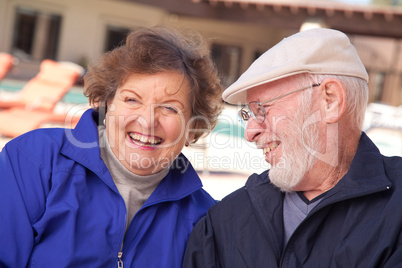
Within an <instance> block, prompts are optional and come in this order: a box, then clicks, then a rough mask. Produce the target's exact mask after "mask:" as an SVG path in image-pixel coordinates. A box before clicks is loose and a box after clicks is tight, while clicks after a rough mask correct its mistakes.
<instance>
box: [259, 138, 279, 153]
mask: <svg viewBox="0 0 402 268" xmlns="http://www.w3.org/2000/svg"><path fill="white" fill-rule="evenodd" d="M279 144H280V142H279V141H275V142H270V143H269V144H268V146H267V147H264V148H263V149H262V152H263V154H264V155H265V154H267V153H269V152H270V151H272V150H273V149H275V148H276V147H278V146H279Z"/></svg>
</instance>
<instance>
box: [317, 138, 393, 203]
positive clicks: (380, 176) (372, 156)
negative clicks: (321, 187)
mask: <svg viewBox="0 0 402 268" xmlns="http://www.w3.org/2000/svg"><path fill="white" fill-rule="evenodd" d="M383 159H384V156H383V155H381V154H380V151H379V150H378V148H377V147H376V146H375V145H374V143H373V142H372V141H371V140H370V138H369V137H367V135H366V134H365V133H364V132H363V133H362V135H361V137H360V142H359V146H358V148H357V151H356V154H355V156H354V158H353V160H352V163H351V165H350V168H349V170H348V172H347V173H346V174H345V176H343V178H342V179H341V180H340V181H339V182H338V183H337V185H335V187H334V188H333V189H331V190H330V191H329V195H328V196H326V197H325V200H323V202H322V203H323V204H320V205H319V206H322V205H324V204H327V203H330V202H336V201H338V200H345V199H349V198H353V197H358V196H363V195H367V194H371V193H375V192H379V191H384V190H387V189H389V188H390V187H391V186H392V184H391V182H390V181H389V180H388V178H387V176H386V173H385V168H384V162H383Z"/></svg>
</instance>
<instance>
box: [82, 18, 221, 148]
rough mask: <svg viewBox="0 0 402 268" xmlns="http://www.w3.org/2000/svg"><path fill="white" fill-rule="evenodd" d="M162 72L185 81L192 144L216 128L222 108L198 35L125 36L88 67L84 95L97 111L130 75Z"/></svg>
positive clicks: (152, 31)
mask: <svg viewBox="0 0 402 268" xmlns="http://www.w3.org/2000/svg"><path fill="white" fill-rule="evenodd" d="M164 71H176V72H179V73H182V74H184V76H185V77H186V78H187V80H188V81H189V84H190V86H191V93H190V105H191V116H192V121H193V122H194V125H193V127H194V129H192V132H193V133H194V135H195V136H194V140H193V142H196V141H197V140H198V139H199V138H200V137H201V136H203V135H204V134H205V135H207V134H208V133H209V132H210V131H211V130H212V129H213V128H214V127H215V125H216V123H217V119H218V116H219V114H220V113H221V111H222V107H223V106H222V105H223V102H222V99H221V93H222V90H223V86H222V84H221V81H220V78H219V76H218V72H217V69H216V66H215V64H214V63H213V61H212V58H211V55H210V52H209V50H208V49H207V48H206V44H205V41H204V39H203V38H202V37H201V35H200V34H198V33H195V32H184V31H179V30H178V29H176V28H173V27H166V26H154V27H151V28H145V27H141V28H137V29H136V30H134V31H132V32H130V33H129V35H128V36H127V39H126V43H125V45H123V46H120V47H117V48H115V49H114V50H112V51H110V52H106V53H105V54H104V55H103V56H102V57H101V58H100V59H99V61H98V62H97V63H96V64H94V65H92V66H90V67H89V68H88V72H87V73H86V75H85V76H84V94H85V96H86V97H88V99H89V103H90V104H91V106H92V107H93V108H94V109H96V110H98V111H100V112H101V111H102V110H103V109H100V107H105V105H106V103H107V102H108V101H110V100H112V99H113V98H114V96H115V93H116V90H117V88H118V87H119V86H120V85H122V84H123V83H124V81H125V79H127V78H128V77H129V76H130V75H131V74H133V73H138V74H155V73H160V72H164Z"/></svg>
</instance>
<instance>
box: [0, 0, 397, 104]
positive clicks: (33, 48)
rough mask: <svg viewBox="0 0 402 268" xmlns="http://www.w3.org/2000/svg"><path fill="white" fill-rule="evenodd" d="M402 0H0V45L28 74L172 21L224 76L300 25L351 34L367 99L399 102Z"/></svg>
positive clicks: (83, 60) (17, 72)
mask: <svg viewBox="0 0 402 268" xmlns="http://www.w3.org/2000/svg"><path fill="white" fill-rule="evenodd" d="M359 2H360V3H362V4H356V3H359ZM401 2H402V1H400V0H399V1H395V0H388V1H386V0H382V1H381V0H380V1H378V0H377V1H375V0H371V1H370V0H360V1H355V2H353V1H331V0H308V1H307V0H304V1H302V0H163V1H162V0H69V1H59V0H0V36H1V38H0V52H8V53H12V54H13V55H15V56H16V57H17V58H18V59H19V64H18V66H16V68H15V69H14V71H13V72H12V73H11V74H9V76H11V77H16V78H19V79H29V78H31V77H33V76H34V75H35V74H36V73H37V71H38V66H39V63H40V61H41V60H43V59H45V58H49V59H54V60H58V61H72V62H75V63H78V64H80V65H82V66H83V67H86V65H87V64H88V62H90V61H91V60H93V59H95V58H97V57H98V56H99V55H100V54H102V53H103V52H105V51H107V50H110V49H112V48H114V47H115V46H118V45H119V44H121V42H122V40H123V39H124V36H125V35H126V33H127V32H128V31H130V30H132V29H135V28H136V27H138V26H151V25H155V24H170V25H175V26H178V27H187V28H193V29H195V30H198V31H199V32H201V33H202V34H203V35H204V36H205V37H207V38H208V42H209V46H210V48H211V50H212V52H213V55H214V58H215V60H216V62H217V64H218V66H219V67H220V70H221V72H222V76H223V78H224V83H225V84H226V85H228V84H230V83H232V82H233V81H234V80H235V79H237V77H238V76H239V74H241V73H242V72H243V71H245V69H246V68H247V67H248V66H249V65H250V64H251V62H253V61H254V60H255V58H256V57H258V56H259V55H260V54H261V53H262V52H264V51H266V50H267V49H268V48H270V47H271V46H273V45H274V44H275V43H277V42H279V41H280V40H281V39H282V38H283V37H284V36H288V35H290V34H293V33H295V32H297V31H299V30H300V29H301V28H303V27H328V28H332V29H337V30H341V31H343V32H345V33H346V34H348V35H349V36H350V38H351V40H352V42H353V43H354V44H355V46H356V48H357V50H358V52H359V54H360V56H361V57H362V59H363V62H364V64H365V66H366V68H367V70H368V72H369V74H370V90H371V92H370V93H371V94H370V96H371V97H370V102H381V103H386V104H389V105H394V106H398V105H401V104H402V6H401Z"/></svg>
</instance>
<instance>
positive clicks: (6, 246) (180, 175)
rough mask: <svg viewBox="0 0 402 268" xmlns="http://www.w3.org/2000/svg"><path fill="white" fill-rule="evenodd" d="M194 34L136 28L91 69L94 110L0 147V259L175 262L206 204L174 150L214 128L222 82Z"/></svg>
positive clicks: (73, 263) (72, 263)
mask: <svg viewBox="0 0 402 268" xmlns="http://www.w3.org/2000/svg"><path fill="white" fill-rule="evenodd" d="M201 41H202V39H200V38H197V39H195V38H194V36H191V37H189V36H186V35H183V34H181V33H180V32H178V31H176V30H173V29H170V28H164V27H153V28H141V29H138V30H136V31H134V32H132V33H130V34H129V35H128V38H127V41H126V44H125V45H124V46H121V47H119V48H116V49H115V50H113V51H111V52H109V53H106V54H105V55H104V56H103V57H102V58H101V59H100V61H99V62H98V63H97V64H96V65H94V66H92V67H91V68H89V70H88V73H87V74H86V76H85V94H86V96H88V98H89V101H90V103H91V104H92V107H93V109H90V110H88V111H86V112H85V113H84V114H83V116H82V118H81V120H80V122H79V123H78V125H77V126H76V128H75V129H73V130H67V129H40V130H35V131H32V132H30V133H27V134H25V135H22V136H20V137H18V138H16V139H14V140H12V141H10V142H9V143H8V144H7V145H6V146H5V148H4V149H3V151H2V152H1V154H0V174H1V175H0V203H1V204H2V208H1V210H0V218H1V228H0V241H1V247H0V266H1V267H4V266H6V267H26V266H28V267H51V266H53V267H123V265H124V267H158V268H160V267H181V262H182V258H183V254H184V249H185V246H186V243H187V239H188V237H189V234H190V232H191V230H192V229H193V226H194V225H195V223H196V222H197V221H198V220H199V219H200V218H201V217H202V216H203V215H204V214H205V213H206V211H207V209H208V208H209V207H210V206H211V205H213V204H214V203H215V201H214V200H213V199H212V198H211V196H209V195H208V194H207V193H206V192H205V191H204V190H203V189H202V184H201V181H200V179H199V177H198V176H197V173H196V172H195V171H194V169H193V168H192V167H191V164H190V163H189V161H188V160H187V159H186V158H185V157H184V156H183V155H182V154H181V153H180V152H181V150H182V149H183V147H184V146H185V145H188V144H190V143H194V142H196V141H197V140H198V139H199V138H200V137H201V136H202V135H203V134H206V133H208V132H209V131H210V130H211V129H212V128H213V127H214V126H215V124H216V120H217V117H218V115H219V113H220V111H221V108H222V105H221V104H222V102H221V100H220V97H219V96H220V93H221V89H222V86H221V84H220V81H219V79H218V76H217V72H216V69H215V67H214V64H213V62H212V60H211V57H210V55H209V54H208V51H207V50H206V49H205V48H204V45H203V43H202V42H201Z"/></svg>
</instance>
